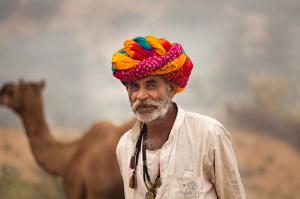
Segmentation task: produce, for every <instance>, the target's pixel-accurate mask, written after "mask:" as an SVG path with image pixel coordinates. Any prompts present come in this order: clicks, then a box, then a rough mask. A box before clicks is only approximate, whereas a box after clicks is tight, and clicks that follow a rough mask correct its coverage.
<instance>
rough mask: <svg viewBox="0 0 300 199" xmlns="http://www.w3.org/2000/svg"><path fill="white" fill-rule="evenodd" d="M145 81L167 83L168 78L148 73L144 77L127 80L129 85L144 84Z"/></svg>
mask: <svg viewBox="0 0 300 199" xmlns="http://www.w3.org/2000/svg"><path fill="white" fill-rule="evenodd" d="M146 83H157V84H167V83H168V80H167V79H166V78H164V77H162V76H160V75H148V76H146V77H142V78H140V79H138V80H135V81H132V82H129V85H132V84H146Z"/></svg>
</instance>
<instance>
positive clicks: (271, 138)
mask: <svg viewBox="0 0 300 199" xmlns="http://www.w3.org/2000/svg"><path fill="white" fill-rule="evenodd" d="M299 10H300V1H298V0H285V1H283V0H272V1H270V0H265V1H258V0H252V1H250V0H244V1H236V0H229V1H215V0H211V1H207V2H202V1H198V0H185V1H179V0H165V1H158V0H152V1H149V0H148V1H147V0H128V1H116V0H99V1H94V0H72V1H70V0H52V1H49V0H0V86H2V85H3V84H4V83H6V82H18V81H19V78H20V77H23V78H24V79H25V81H40V80H42V79H45V80H46V89H45V91H44V103H45V111H46V118H47V121H48V124H49V126H50V127H51V130H52V133H53V135H54V136H55V137H56V138H57V139H59V140H63V141H68V140H73V139H75V138H76V137H80V136H81V135H82V134H83V133H84V131H85V130H86V129H88V128H89V127H90V126H91V125H92V124H93V123H95V122H96V121H99V120H102V119H107V120H110V121H113V122H114V123H116V124H121V123H123V122H125V121H127V120H128V119H129V118H130V117H133V114H132V113H131V111H130V106H129V102H128V96H127V93H126V90H125V88H124V86H123V85H122V84H121V83H120V82H119V81H118V80H117V79H115V78H114V77H113V76H112V72H111V57H112V55H113V53H114V52H116V51H117V50H119V49H120V48H122V47H123V43H124V41H125V40H127V39H132V38H133V37H136V36H146V35H150V34H153V35H155V36H157V37H158V38H165V39H167V40H169V41H170V42H178V43H180V44H182V46H183V48H184V50H185V52H186V53H187V55H188V56H189V57H190V58H191V60H192V62H193V64H194V69H193V71H192V75H191V77H190V81H189V82H188V86H187V88H186V89H185V91H184V92H182V93H181V94H179V95H176V96H175V98H174V101H175V102H177V103H178V104H179V106H180V107H181V108H183V109H184V110H186V111H192V112H197V113H200V114H204V115H208V116H211V117H214V118H216V119H217V120H219V121H220V122H221V123H223V124H224V125H225V127H226V128H227V130H228V131H229V132H230V133H231V135H232V143H233V147H234V150H235V153H236V155H237V161H238V165H239V170H240V174H241V177H242V181H243V184H244V187H245V190H246V194H247V197H248V198H249V199H256V198H266V199H269V198H272V199H276V198H283V199H296V198H300V190H299V187H300V173H299V172H300V171H299V168H300V39H299V38H300V12H299ZM0 195H1V196H5V197H3V198H24V199H25V198H26V199H27V198H28V199H29V198H49V199H54V198H56V199H57V198H60V199H63V198H65V196H64V193H63V191H62V186H61V181H60V179H58V178H56V177H54V176H51V175H49V174H48V173H47V172H45V171H44V170H42V169H40V168H39V167H38V166H37V164H36V163H35V160H34V158H33V156H32V154H31V151H30V149H29V143H28V139H27V137H26V135H25V133H24V130H23V128H22V123H21V121H20V118H19V117H18V116H17V115H15V114H14V113H13V112H12V111H11V110H9V109H7V108H3V107H1V108H0Z"/></svg>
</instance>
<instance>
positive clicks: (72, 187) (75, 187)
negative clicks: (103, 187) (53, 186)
mask: <svg viewBox="0 0 300 199" xmlns="http://www.w3.org/2000/svg"><path fill="white" fill-rule="evenodd" d="M78 175H79V174H78ZM64 190H65V193H66V197H67V199H87V189H86V187H85V185H84V182H83V180H81V178H80V177H79V176H68V178H67V180H66V181H64Z"/></svg>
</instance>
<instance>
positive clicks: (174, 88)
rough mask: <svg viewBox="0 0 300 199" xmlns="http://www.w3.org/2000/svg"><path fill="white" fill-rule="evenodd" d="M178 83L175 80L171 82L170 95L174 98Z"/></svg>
mask: <svg viewBox="0 0 300 199" xmlns="http://www.w3.org/2000/svg"><path fill="white" fill-rule="evenodd" d="M177 88H178V84H177V83H176V82H174V81H170V82H169V92H170V97H171V98H173V97H174V96H175V94H176V92H177Z"/></svg>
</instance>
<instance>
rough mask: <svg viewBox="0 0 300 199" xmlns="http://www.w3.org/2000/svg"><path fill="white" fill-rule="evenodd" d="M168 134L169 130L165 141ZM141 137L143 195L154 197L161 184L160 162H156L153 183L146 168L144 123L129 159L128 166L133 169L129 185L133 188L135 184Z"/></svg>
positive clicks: (146, 198)
mask: <svg viewBox="0 0 300 199" xmlns="http://www.w3.org/2000/svg"><path fill="white" fill-rule="evenodd" d="M169 135H170V132H169V134H168V136H167V139H166V141H167V140H168V138H169ZM142 139H143V148H142V159H143V180H144V183H145V185H146V187H147V190H148V191H147V193H146V195H145V199H154V198H155V197H156V188H159V187H160V186H161V179H160V164H158V171H157V176H156V179H155V181H154V183H152V182H151V180H150V176H149V173H148V168H147V158H146V149H147V145H146V142H145V141H146V139H147V126H146V125H145V124H144V126H143V128H142V131H141V133H140V136H139V138H138V141H137V142H136V146H135V152H134V155H133V156H132V157H131V160H130V165H129V167H130V168H131V169H133V173H132V176H131V177H130V181H129V187H130V188H132V189H134V188H135V187H136V186H137V179H136V167H137V164H138V157H139V153H140V151H141V142H142ZM146 181H148V183H149V184H150V186H148V184H147V182H146Z"/></svg>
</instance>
